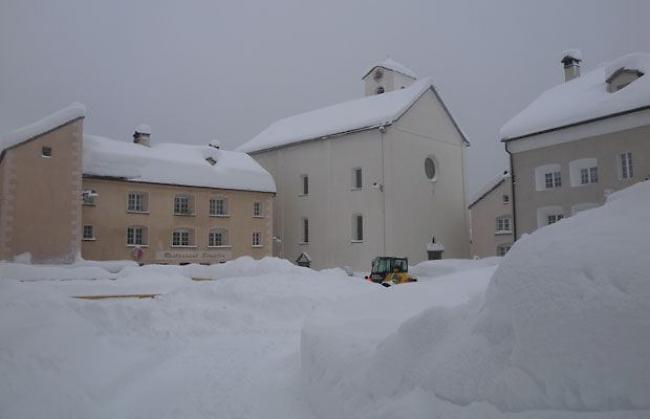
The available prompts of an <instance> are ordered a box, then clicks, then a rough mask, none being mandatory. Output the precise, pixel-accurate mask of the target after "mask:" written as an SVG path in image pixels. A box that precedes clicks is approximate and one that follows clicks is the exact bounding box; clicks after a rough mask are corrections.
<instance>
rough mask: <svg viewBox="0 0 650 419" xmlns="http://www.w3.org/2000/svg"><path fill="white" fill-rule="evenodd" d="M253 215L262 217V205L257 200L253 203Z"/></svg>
mask: <svg viewBox="0 0 650 419" xmlns="http://www.w3.org/2000/svg"><path fill="white" fill-rule="evenodd" d="M253 217H264V207H263V206H262V203H261V202H259V201H258V202H254V203H253Z"/></svg>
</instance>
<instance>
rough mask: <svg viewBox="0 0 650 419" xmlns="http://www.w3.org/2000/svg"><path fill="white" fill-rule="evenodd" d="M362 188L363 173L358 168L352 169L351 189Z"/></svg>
mask: <svg viewBox="0 0 650 419" xmlns="http://www.w3.org/2000/svg"><path fill="white" fill-rule="evenodd" d="M362 187H363V172H362V171H361V168H360V167H356V168H354V169H352V189H361V188H362Z"/></svg>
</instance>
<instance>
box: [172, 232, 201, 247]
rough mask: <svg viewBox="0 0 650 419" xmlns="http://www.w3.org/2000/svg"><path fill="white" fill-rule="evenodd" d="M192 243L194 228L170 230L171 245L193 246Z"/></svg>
mask: <svg viewBox="0 0 650 419" xmlns="http://www.w3.org/2000/svg"><path fill="white" fill-rule="evenodd" d="M194 243H195V242H194V230H192V229H190V228H177V229H175V230H174V231H173V232H172V247H193V246H194Z"/></svg>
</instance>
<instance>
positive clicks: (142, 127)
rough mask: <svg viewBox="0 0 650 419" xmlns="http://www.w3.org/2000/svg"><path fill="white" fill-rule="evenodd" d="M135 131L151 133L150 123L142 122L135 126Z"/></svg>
mask: <svg viewBox="0 0 650 419" xmlns="http://www.w3.org/2000/svg"><path fill="white" fill-rule="evenodd" d="M135 132H139V133H140V134H148V135H151V127H150V126H149V125H148V124H140V125H138V126H137V127H135Z"/></svg>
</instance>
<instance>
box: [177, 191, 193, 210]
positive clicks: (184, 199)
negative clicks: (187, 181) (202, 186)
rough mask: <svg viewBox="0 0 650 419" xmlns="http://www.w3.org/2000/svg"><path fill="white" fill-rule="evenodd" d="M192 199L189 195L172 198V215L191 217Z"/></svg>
mask: <svg viewBox="0 0 650 419" xmlns="http://www.w3.org/2000/svg"><path fill="white" fill-rule="evenodd" d="M191 204H192V199H191V198H190V196H189V195H177V196H176V197H174V215H192V205H191Z"/></svg>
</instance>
